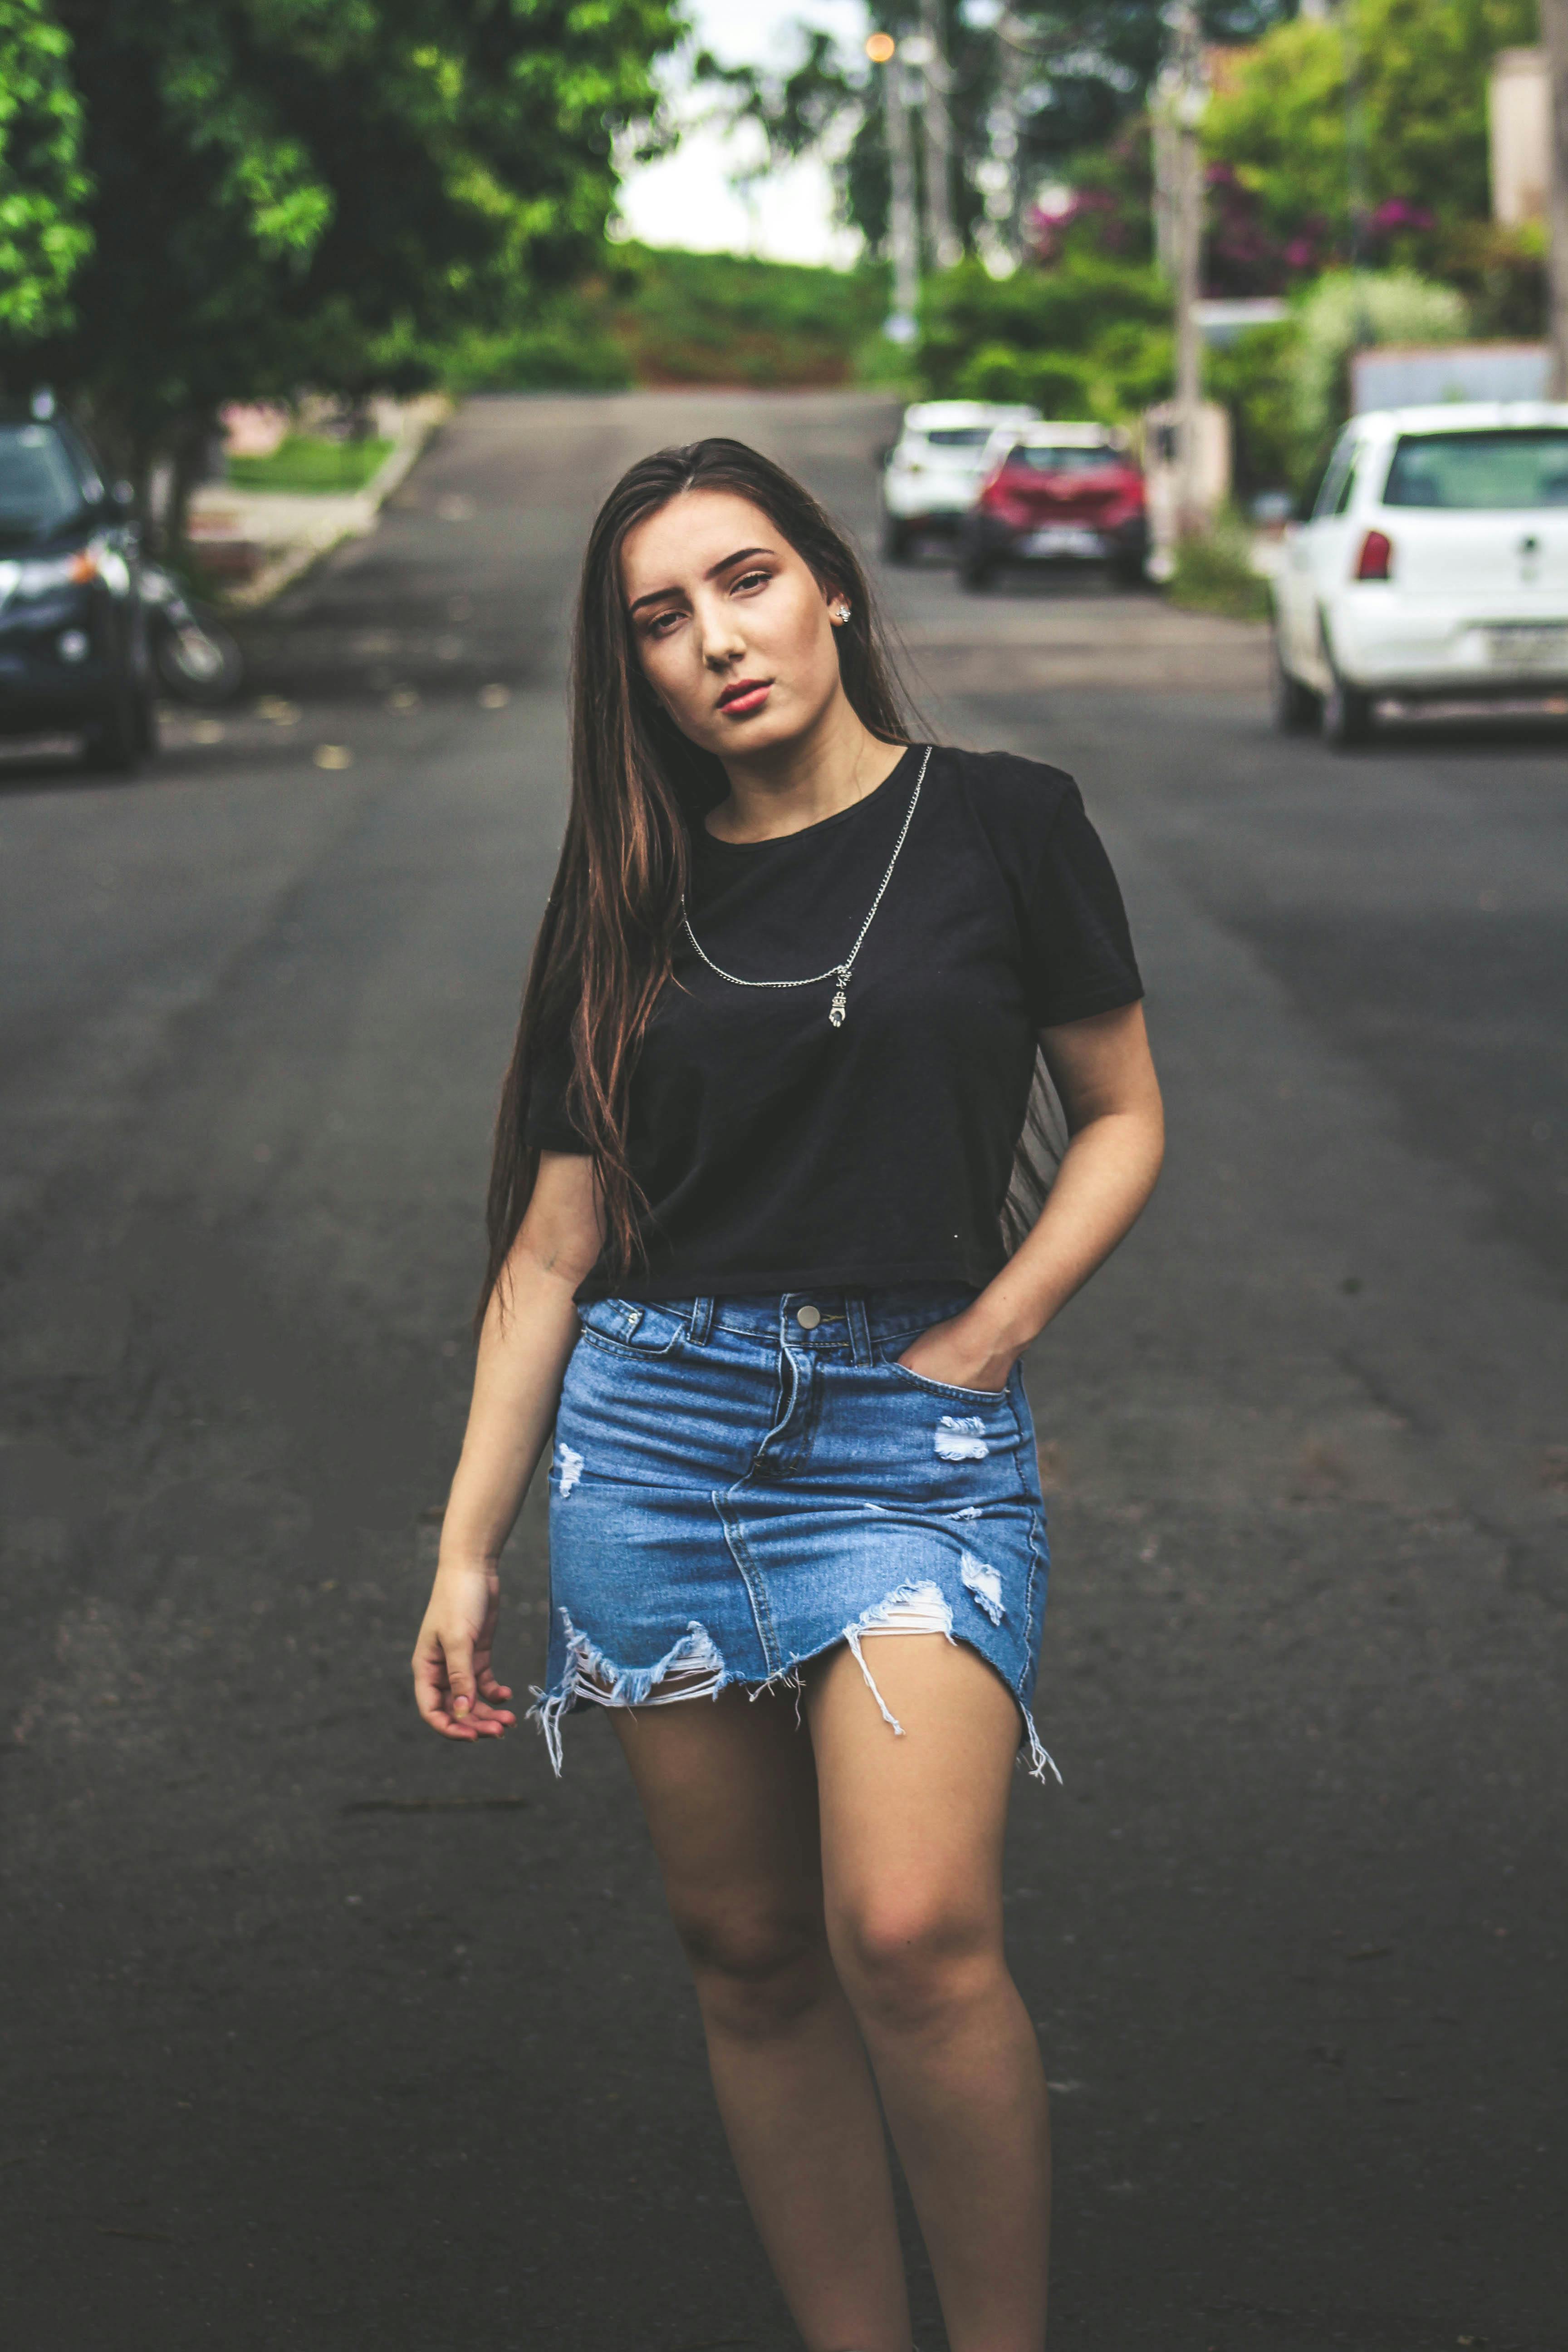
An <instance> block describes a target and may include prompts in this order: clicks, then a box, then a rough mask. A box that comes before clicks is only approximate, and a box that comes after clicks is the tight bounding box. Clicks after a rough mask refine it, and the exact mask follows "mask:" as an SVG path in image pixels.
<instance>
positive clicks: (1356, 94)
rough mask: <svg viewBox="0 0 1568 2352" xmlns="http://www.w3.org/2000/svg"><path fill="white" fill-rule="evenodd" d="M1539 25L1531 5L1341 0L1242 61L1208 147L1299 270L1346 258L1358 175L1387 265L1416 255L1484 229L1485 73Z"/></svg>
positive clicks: (1210, 122) (1366, 222)
mask: <svg viewBox="0 0 1568 2352" xmlns="http://www.w3.org/2000/svg"><path fill="white" fill-rule="evenodd" d="M1535 25H1536V11H1535V5H1534V0H1342V6H1341V7H1340V8H1339V9H1338V10H1337V11H1336V12H1335V14H1334V16H1332V17H1331V18H1325V17H1317V18H1312V17H1305V16H1300V17H1297V18H1296V19H1295V20H1294V21H1293V22H1292V23H1289V24H1286V25H1280V26H1277V27H1276V28H1275V30H1273V31H1272V32H1270V33H1269V34H1268V36H1267V37H1265V38H1264V39H1263V40H1261V41H1259V42H1258V44H1257V46H1256V47H1254V48H1253V50H1252V51H1251V53H1250V55H1249V56H1247V57H1245V58H1241V59H1239V60H1238V61H1237V65H1236V67H1235V68H1234V70H1233V72H1232V74H1231V75H1230V76H1229V77H1228V78H1227V79H1226V83H1225V85H1224V86H1223V87H1222V89H1220V91H1219V92H1218V93H1217V94H1216V95H1215V98H1214V99H1213V100H1212V101H1211V103H1210V105H1209V108H1208V111H1207V115H1206V117H1205V124H1204V138H1205V145H1206V147H1207V149H1208V152H1209V153H1210V154H1211V155H1212V156H1213V157H1214V158H1215V161H1216V162H1218V163H1221V164H1223V165H1225V166H1227V167H1228V168H1229V170H1230V171H1231V172H1233V173H1234V174H1235V178H1236V181H1237V184H1239V186H1240V187H1241V188H1242V189H1244V190H1245V191H1247V193H1248V194H1250V195H1251V197H1252V198H1253V199H1254V200H1255V202H1256V204H1257V205H1258V208H1259V211H1260V214H1261V216H1262V218H1263V221H1264V222H1265V223H1266V225H1267V226H1268V228H1269V229H1270V230H1271V231H1272V232H1273V234H1274V235H1275V236H1279V237H1280V238H1283V239H1285V240H1290V239H1295V240H1296V241H1297V243H1298V247H1299V253H1300V265H1301V266H1303V267H1310V266H1314V265H1316V266H1321V263H1322V261H1323V260H1324V259H1326V258H1329V257H1331V256H1332V255H1334V254H1338V255H1340V256H1341V257H1344V256H1346V255H1348V253H1349V250H1350V245H1351V235H1352V217H1351V215H1352V200H1353V191H1354V187H1355V183H1356V179H1357V175H1358V171H1359V178H1360V185H1361V193H1362V198H1363V221H1362V223H1361V224H1360V226H1361V232H1362V235H1363V238H1366V237H1368V236H1370V238H1371V239H1372V241H1373V245H1374V247H1375V248H1376V252H1377V257H1378V258H1379V259H1383V258H1387V259H1390V260H1394V261H1398V260H1402V259H1414V258H1416V257H1419V256H1420V255H1421V249H1422V245H1423V240H1425V239H1429V238H1431V237H1432V236H1441V234H1442V233H1443V232H1445V231H1447V230H1448V229H1451V228H1452V227H1453V226H1455V225H1456V224H1458V223H1459V222H1461V221H1480V220H1484V219H1485V218H1486V216H1487V214H1488V212H1489V193H1488V176H1487V173H1488V163H1487V80H1488V75H1489V68H1490V66H1491V61H1492V58H1493V57H1494V56H1495V54H1496V52H1497V51H1498V50H1499V49H1501V48H1506V47H1510V45H1512V44H1519V43H1528V42H1530V41H1531V40H1533V39H1534V37H1535ZM1352 138H1353V139H1354V141H1355V144H1356V146H1357V147H1358V148H1359V151H1360V152H1359V163H1358V159H1357V158H1356V156H1355V155H1353V154H1352Z"/></svg>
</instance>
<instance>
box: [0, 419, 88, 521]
mask: <svg viewBox="0 0 1568 2352" xmlns="http://www.w3.org/2000/svg"><path fill="white" fill-rule="evenodd" d="M81 504H82V495H81V486H80V484H79V482H78V480H77V478H76V473H75V470H74V468H73V467H72V465H71V462H70V459H69V458H68V457H67V456H66V453H65V450H64V449H63V448H62V447H61V446H60V439H59V436H58V434H57V433H55V432H52V431H51V430H50V428H49V426H48V425H0V540H10V541H13V542H15V541H18V540H29V539H45V538H47V536H48V534H49V532H50V531H52V530H58V529H59V527H60V525H61V524H62V523H68V522H69V521H70V520H71V519H72V517H73V516H75V515H76V514H78V513H79V511H80V509H81Z"/></svg>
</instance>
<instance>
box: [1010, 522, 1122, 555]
mask: <svg viewBox="0 0 1568 2352" xmlns="http://www.w3.org/2000/svg"><path fill="white" fill-rule="evenodd" d="M1018 551H1019V553H1020V554H1021V555H1103V554H1104V552H1105V541H1104V540H1103V539H1102V538H1101V537H1100V533H1099V531H1097V530H1080V529H1079V528H1078V526H1077V525H1075V524H1073V523H1065V522H1057V523H1050V524H1048V525H1047V528H1046V529H1045V530H1032V531H1030V532H1029V533H1028V534H1027V536H1026V538H1024V539H1021V540H1020V541H1019V542H1018Z"/></svg>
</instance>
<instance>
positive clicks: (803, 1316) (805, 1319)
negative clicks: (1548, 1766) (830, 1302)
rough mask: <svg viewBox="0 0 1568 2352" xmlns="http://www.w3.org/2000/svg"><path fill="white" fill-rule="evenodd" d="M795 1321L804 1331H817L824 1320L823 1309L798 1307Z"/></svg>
mask: <svg viewBox="0 0 1568 2352" xmlns="http://www.w3.org/2000/svg"><path fill="white" fill-rule="evenodd" d="M821 1320H822V1309H821V1307H796V1308H795V1321H796V1322H797V1323H798V1324H799V1325H800V1328H801V1329H802V1330H803V1331H815V1330H816V1327H817V1325H818V1324H819V1323H820V1322H821Z"/></svg>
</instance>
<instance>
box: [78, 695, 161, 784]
mask: <svg viewBox="0 0 1568 2352" xmlns="http://www.w3.org/2000/svg"><path fill="white" fill-rule="evenodd" d="M150 711H151V704H150V702H149V700H148V698H146V697H145V696H142V695H138V694H137V693H136V692H135V690H134V689H133V688H132V687H130V686H128V685H122V686H121V688H119V690H118V691H117V693H116V695H115V697H114V699H113V701H112V702H111V703H110V705H109V707H108V709H106V710H104V711H102V712H100V715H99V717H98V718H96V719H94V720H93V721H92V723H91V725H90V726H89V727H88V728H87V729H85V730H84V731H83V734H82V741H81V763H82V766H83V767H84V768H90V769H92V770H93V771H94V772H96V773H98V774H100V775H106V776H132V775H134V774H135V772H136V769H137V767H138V765H139V763H140V761H141V759H142V752H143V751H144V750H146V749H148V748H149V747H148V743H147V730H148V726H149V714H150ZM153 723H155V722H153Z"/></svg>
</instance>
